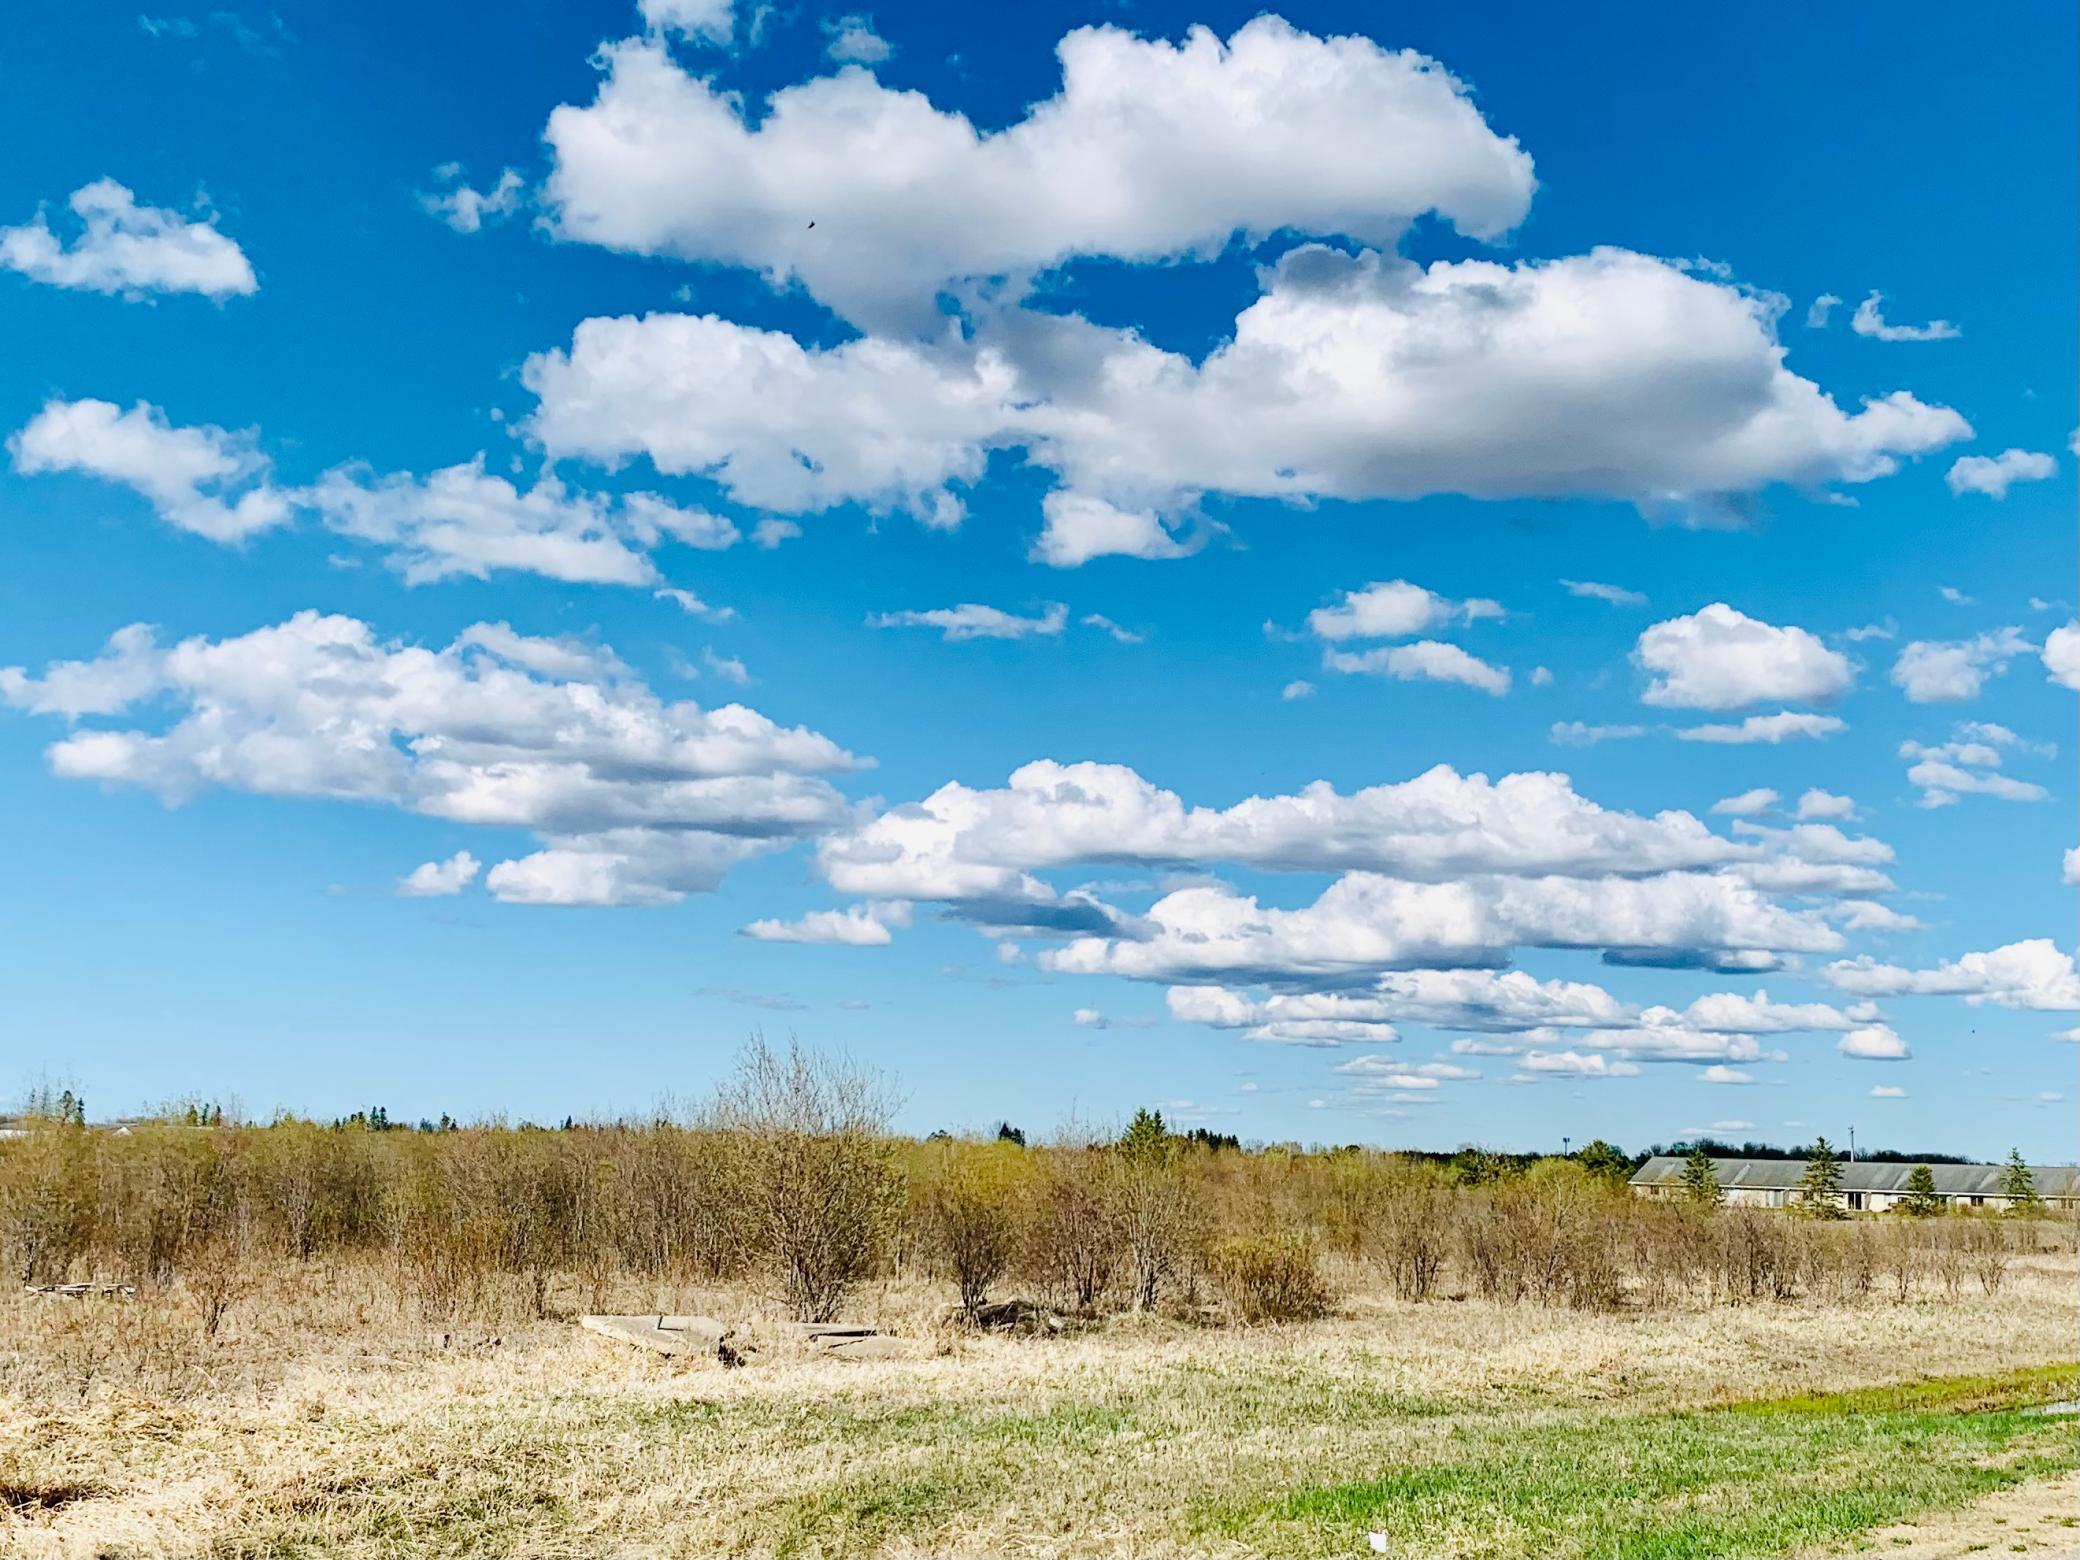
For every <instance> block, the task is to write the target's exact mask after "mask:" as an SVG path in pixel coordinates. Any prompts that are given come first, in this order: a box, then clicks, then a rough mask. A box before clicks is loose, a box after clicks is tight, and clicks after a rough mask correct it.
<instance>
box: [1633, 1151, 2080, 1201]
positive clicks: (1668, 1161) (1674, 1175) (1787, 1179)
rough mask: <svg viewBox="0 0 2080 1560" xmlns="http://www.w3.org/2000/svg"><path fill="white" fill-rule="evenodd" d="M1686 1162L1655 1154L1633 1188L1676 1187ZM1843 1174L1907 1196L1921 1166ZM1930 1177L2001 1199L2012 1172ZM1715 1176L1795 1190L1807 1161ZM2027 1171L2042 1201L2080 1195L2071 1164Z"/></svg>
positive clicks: (1715, 1166)
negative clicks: (2003, 1184) (2005, 1180)
mask: <svg viewBox="0 0 2080 1560" xmlns="http://www.w3.org/2000/svg"><path fill="white" fill-rule="evenodd" d="M1685 1163H1686V1160H1685V1159H1684V1157H1683V1156H1682V1155H1680V1154H1657V1155H1656V1156H1655V1157H1654V1158H1652V1159H1649V1160H1648V1161H1647V1162H1646V1163H1645V1164H1643V1165H1641V1166H1640V1167H1639V1170H1638V1172H1637V1173H1636V1174H1635V1175H1634V1176H1633V1177H1632V1184H1633V1185H1634V1186H1673V1185H1676V1184H1678V1183H1680V1182H1681V1181H1682V1179H1683V1166H1684V1164H1685ZM1838 1163H1839V1164H1840V1166H1841V1171H1842V1190H1843V1191H1845V1192H1904V1191H1906V1189H1907V1177H1908V1176H1910V1175H1912V1174H1913V1173H1914V1171H1915V1170H1916V1169H1917V1168H1919V1167H1918V1166H1916V1165H1914V1164H1912V1163H1907V1164H1900V1163H1896V1162H1894V1161H1892V1160H1870V1159H1859V1160H1856V1161H1854V1162H1853V1163H1852V1162H1851V1161H1849V1160H1841V1161H1838ZM1928 1170H1929V1174H1930V1175H1932V1176H1934V1177H1935V1182H1936V1191H1937V1192H1939V1193H1940V1194H1942V1195H1943V1196H1945V1197H1999V1196H2000V1195H2002V1194H2001V1178H2002V1177H2003V1176H2005V1175H2006V1174H2007V1173H2008V1167H2007V1166H2006V1165H1930V1166H1929V1167H1928ZM1712 1173H1713V1174H1714V1175H1716V1176H1717V1177H1718V1178H1719V1185H1720V1186H1721V1187H1722V1188H1723V1189H1725V1190H1727V1191H1731V1190H1733V1189H1734V1188H1736V1187H1742V1188H1748V1189H1751V1190H1761V1191H1778V1190H1781V1191H1791V1190H1793V1189H1795V1188H1796V1187H1797V1186H1798V1183H1799V1182H1800V1181H1801V1180H1803V1179H1804V1178H1805V1173H1806V1161H1805V1160H1803V1159H1714V1160H1713V1161H1712ZM2029 1173H2030V1175H2031V1177H2032V1178H2034V1179H2035V1181H2036V1183H2037V1195H2038V1196H2039V1197H2076V1196H2080V1168H2075V1167H2074V1166H2072V1165H2031V1166H2030V1167H2029Z"/></svg>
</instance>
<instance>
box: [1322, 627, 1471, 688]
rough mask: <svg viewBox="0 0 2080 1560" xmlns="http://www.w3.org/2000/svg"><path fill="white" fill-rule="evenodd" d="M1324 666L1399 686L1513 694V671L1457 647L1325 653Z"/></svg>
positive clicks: (1433, 643) (1419, 645)
mask: <svg viewBox="0 0 2080 1560" xmlns="http://www.w3.org/2000/svg"><path fill="white" fill-rule="evenodd" d="M1322 666H1323V667H1324V668H1325V669H1326V670H1328V671H1332V672H1356V673H1362V674H1364V675H1366V676H1372V677H1390V678H1392V679H1393V680H1394V681H1396V682H1448V683H1464V684H1465V685H1466V686H1467V687H1469V688H1478V689H1480V690H1481V692H1483V693H1489V694H1494V695H1495V696H1496V697H1498V698H1499V697H1501V696H1502V695H1503V694H1505V693H1508V692H1509V668H1508V667H1506V666H1495V665H1492V664H1490V663H1489V662H1487V661H1483V660H1482V659H1481V658H1480V657H1479V656H1477V655H1470V654H1468V653H1467V652H1466V651H1464V650H1461V649H1460V648H1459V647H1458V646H1457V645H1448V644H1444V643H1442V642H1440V641H1438V640H1435V639H1419V640H1417V641H1416V642H1415V643H1414V644H1410V645H1383V646H1381V647H1379V648H1378V649H1374V650H1361V651H1356V652H1353V651H1349V650H1325V651H1323V652H1322Z"/></svg>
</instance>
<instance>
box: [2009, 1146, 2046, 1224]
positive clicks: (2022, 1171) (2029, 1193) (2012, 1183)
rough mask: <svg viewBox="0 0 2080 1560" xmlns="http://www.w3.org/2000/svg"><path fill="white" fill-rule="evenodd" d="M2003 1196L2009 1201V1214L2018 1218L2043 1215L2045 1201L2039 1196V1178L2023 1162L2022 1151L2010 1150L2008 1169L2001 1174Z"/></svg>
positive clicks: (2017, 1149)
mask: <svg viewBox="0 0 2080 1560" xmlns="http://www.w3.org/2000/svg"><path fill="white" fill-rule="evenodd" d="M2001 1196H2003V1197H2004V1198H2006V1199H2007V1201H2008V1212H2009V1213H2011V1214H2014V1215H2017V1216H2021V1215H2024V1214H2032V1213H2041V1212H2042V1211H2043V1208H2044V1199H2043V1198H2042V1197H2040V1196H2038V1195H2037V1178H2036V1177H2035V1176H2034V1175H2032V1174H2030V1169H2029V1166H2028V1165H2027V1164H2025V1163H2024V1162H2023V1158H2022V1150H2021V1149H2019V1148H2011V1149H2009V1150H2008V1168H2007V1169H2006V1170H2004V1171H2002V1172H2001Z"/></svg>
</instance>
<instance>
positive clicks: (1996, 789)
mask: <svg viewBox="0 0 2080 1560" xmlns="http://www.w3.org/2000/svg"><path fill="white" fill-rule="evenodd" d="M2006 749H2020V750H2026V751H2036V752H2040V753H2041V752H2045V751H2047V750H2045V749H2043V748H2039V747H2037V746H2036V745H2035V744H2031V743H2025V742H2023V741H2022V740H2021V739H2020V738H2019V737H2017V736H2016V735H2015V733H2014V732H2012V731H2010V730H2009V729H2008V728H2007V727H2005V726H1997V725H1993V724H1990V723H1989V722H1986V721H1965V722H1963V723H1961V724H1960V725H1959V726H1958V727H1957V728H1956V733H1955V735H1954V736H1953V737H1952V739H1951V740H1950V741H1948V742H1942V743H1936V744H1934V745H1930V744H1928V743H1924V742H1917V741H1913V740H1911V739H1910V740H1908V741H1905V742H1902V743H1901V744H1900V745H1899V756H1900V757H1901V758H1904V759H1907V760H1908V761H1909V764H1908V768H1907V781H1908V783H1909V784H1911V785H1916V786H1919V787H1920V788H1921V805H1922V806H1923V807H1947V806H1949V805H1950V804H1951V803H1952V802H1955V801H1956V800H1957V798H1958V796H1959V795H1960V794H1964V795H1972V796H1991V797H1995V798H1998V799H1999V800H2001V801H2005V802H2040V801H2042V800H2043V799H2044V798H2045V796H2047V795H2048V794H2049V793H2048V792H2046V791H2045V789H2044V788H2043V787H2042V786H2041V785H2038V784H2036V783H2035V782H2034V781H2031V780H2017V779H2015V778H2014V777H2013V776H2011V775H2006V774H2002V773H2001V772H2000V769H2001V764H2002V762H2003V758H2002V754H2003V750H2006Z"/></svg>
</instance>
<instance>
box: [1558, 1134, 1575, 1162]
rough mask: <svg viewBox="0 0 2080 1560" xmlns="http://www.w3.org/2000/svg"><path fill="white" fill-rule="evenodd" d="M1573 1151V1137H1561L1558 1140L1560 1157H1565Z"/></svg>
mask: <svg viewBox="0 0 2080 1560" xmlns="http://www.w3.org/2000/svg"><path fill="white" fill-rule="evenodd" d="M1573 1151H1574V1139H1573V1138H1571V1137H1564V1138H1562V1139H1561V1140H1560V1157H1561V1158H1562V1159H1565V1158H1566V1157H1567V1156H1568V1155H1569V1154H1570V1153H1572V1152H1573Z"/></svg>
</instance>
